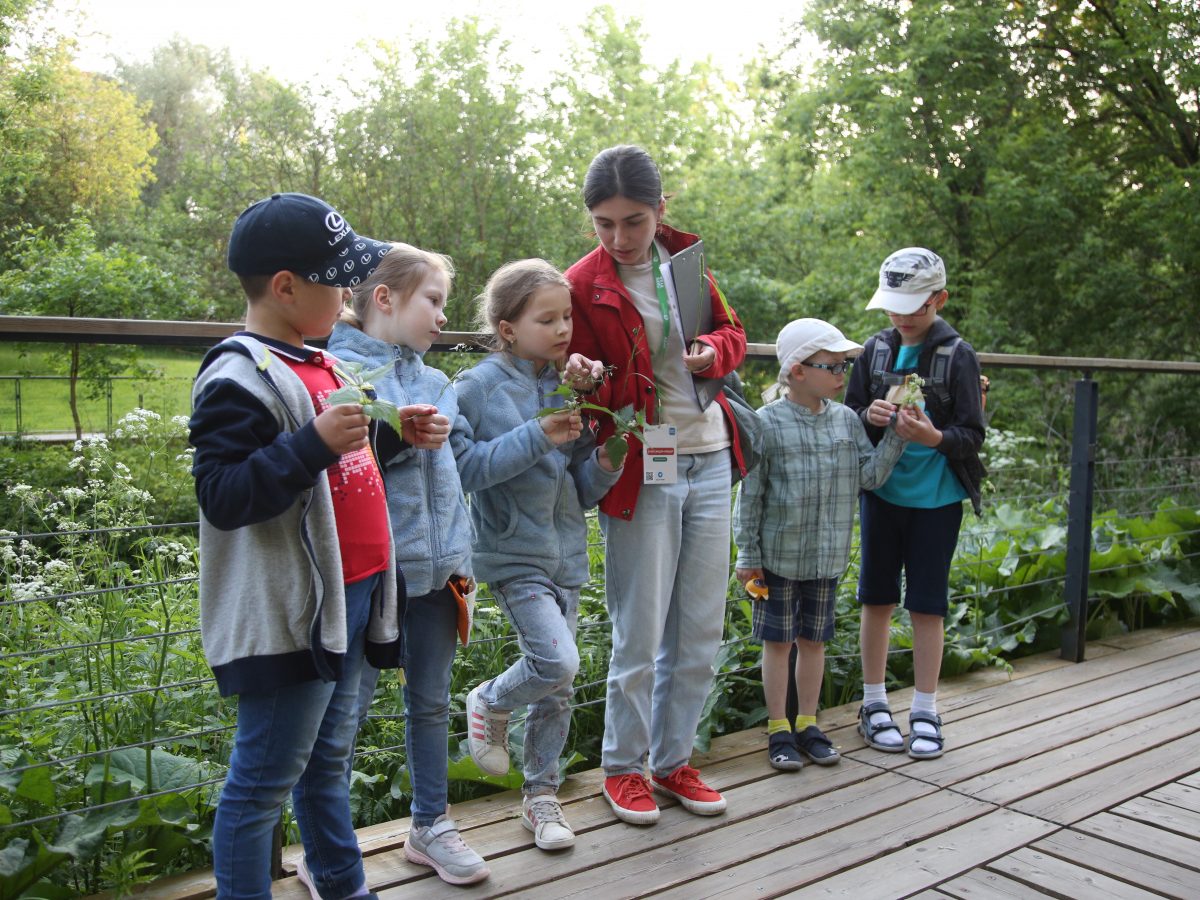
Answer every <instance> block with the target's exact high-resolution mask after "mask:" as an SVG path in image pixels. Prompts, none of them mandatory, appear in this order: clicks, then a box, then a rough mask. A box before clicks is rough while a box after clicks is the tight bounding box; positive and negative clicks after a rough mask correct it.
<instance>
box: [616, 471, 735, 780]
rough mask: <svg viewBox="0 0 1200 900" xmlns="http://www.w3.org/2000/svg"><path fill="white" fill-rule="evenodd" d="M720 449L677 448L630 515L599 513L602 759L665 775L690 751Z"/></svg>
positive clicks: (704, 650)
mask: <svg viewBox="0 0 1200 900" xmlns="http://www.w3.org/2000/svg"><path fill="white" fill-rule="evenodd" d="M731 499H732V482H731V473H730V457H729V451H728V450H718V451H715V452H713V453H700V454H683V455H681V456H680V457H679V479H678V481H677V482H676V483H675V484H652V485H643V486H642V489H641V491H640V492H639V494H638V503H637V510H636V512H635V513H634V516H633V519H632V520H630V521H628V522H627V521H625V520H624V519H619V518H614V517H612V516H606V515H603V514H601V516H600V526H601V528H602V530H603V531H604V567H605V576H604V592H605V599H606V601H607V603H608V614H609V617H610V618H611V619H612V623H613V635H612V641H613V649H612V660H611V662H610V663H609V667H608V700H607V706H606V708H605V711H604V745H603V748H602V751H601V764H602V765H603V767H604V772H605V774H606V775H624V774H627V773H630V772H638V773H644V772H645V768H646V760H647V756H649V762H650V770H651V772H652V773H653V774H655V775H661V776H665V775H669V774H671V773H672V772H673V771H675V770H676V769H677V768H679V767H680V766H681V765H683V764H684V763H686V762H687V761H688V760H689V759H690V758H691V755H692V743H693V741H694V740H695V737H696V726H697V725H699V724H700V714H701V712H703V710H704V702H705V700H707V699H708V692H709V690H710V689H711V688H712V680H713V674H714V673H713V661H714V660H715V659H716V655H717V651H718V650H719V649H720V646H721V635H722V633H723V632H724V626H725V597H726V594H727V592H728V586H729V540H730V538H729V532H730V504H731Z"/></svg>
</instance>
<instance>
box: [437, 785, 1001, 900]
mask: <svg viewBox="0 0 1200 900" xmlns="http://www.w3.org/2000/svg"><path fill="white" fill-rule="evenodd" d="M933 790H934V789H933V788H931V787H929V786H928V785H922V784H919V783H918V782H914V781H912V780H911V779H907V778H900V777H899V776H896V775H891V774H888V773H876V775H875V777H873V778H871V779H870V780H868V781H866V782H860V783H858V784H855V785H850V786H848V787H845V788H842V789H840V790H837V791H832V792H828V793H824V794H821V795H819V796H817V797H814V798H813V799H811V800H805V801H803V802H799V803H788V804H785V805H783V806H780V807H777V808H776V809H774V810H772V811H770V812H764V813H763V814H761V815H750V816H746V817H745V818H743V819H742V820H741V821H739V822H732V823H729V824H726V825H723V826H722V827H721V828H720V830H719V831H707V832H699V833H693V834H687V835H683V834H681V835H680V836H678V837H676V836H675V830H676V826H677V825H678V824H679V823H678V822H675V821H672V822H670V823H667V824H668V825H669V827H670V828H671V830H670V831H666V832H663V825H664V823H665V822H666V818H665V817H664V819H662V820H660V821H659V824H658V825H657V826H655V827H654V828H652V829H640V830H637V829H631V828H629V827H628V826H621V827H620V828H618V829H616V833H615V834H614V833H613V830H612V829H609V830H607V832H606V834H605V835H602V836H599V839H598V840H596V841H595V842H594V843H590V844H589V845H588V847H587V848H586V850H585V854H586V855H584V854H581V853H580V852H579V851H580V847H579V846H578V843H577V846H576V850H575V856H576V857H581V858H577V859H574V860H572V861H571V865H572V867H573V868H574V869H576V870H577V871H576V872H575V873H574V874H572V875H570V876H569V877H565V873H563V874H560V875H559V876H558V877H554V878H553V891H554V896H555V897H568V896H588V895H594V894H597V893H598V894H599V895H601V896H603V897H604V898H605V900H611V898H618V897H638V896H643V895H645V894H647V893H652V892H655V891H661V890H664V889H666V888H670V887H674V886H678V885H686V884H687V883H688V881H689V880H690V879H693V878H695V877H696V875H697V873H707V872H716V871H719V870H721V869H723V868H727V867H731V866H736V865H738V864H740V863H744V862H745V861H747V860H749V859H753V858H755V857H757V856H762V855H764V854H766V853H768V852H771V851H776V850H785V851H786V850H788V849H791V850H795V849H796V847H797V845H799V844H800V843H801V842H802V841H805V840H808V839H810V838H813V837H817V836H820V835H823V834H825V833H826V832H828V831H830V830H832V829H835V828H840V827H843V826H850V827H854V828H859V829H867V830H870V829H871V828H872V826H871V825H870V824H868V823H865V822H863V821H862V820H863V819H864V818H870V817H871V816H872V815H873V813H875V812H876V811H878V810H879V809H880V808H896V807H902V806H904V805H905V804H909V803H912V802H913V801H915V800H917V799H919V798H921V797H923V796H926V795H929V794H931V793H933ZM739 805H743V804H741V803H740V804H739ZM955 805H957V804H955ZM976 814H978V813H976ZM684 815H686V814H684ZM691 818H693V819H694V817H691ZM682 824H684V825H688V822H687V821H686V819H685V820H684V821H683V823H682ZM689 830H693V831H694V829H689ZM801 852H806V851H801ZM522 856H524V855H522ZM543 857H544V854H543ZM539 863H540V860H529V859H524V858H515V857H506V858H504V859H503V860H499V861H498V862H497V866H496V867H494V868H493V878H495V877H496V875H497V874H500V875H501V876H502V878H503V879H505V880H508V881H512V880H513V879H515V878H520V879H522V881H521V882H520V883H522V885H523V887H524V889H528V884H529V882H528V880H527V875H526V872H527V871H528V866H529V865H530V864H532V865H538V864H539ZM558 868H560V870H561V866H559V867H558ZM545 880H547V881H548V880H550V879H549V878H547V879H545ZM433 896H435V897H437V896H445V897H453V896H457V894H456V893H455V892H454V891H453V890H449V891H445V892H443V893H442V894H434V895H433Z"/></svg>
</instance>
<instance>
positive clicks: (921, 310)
mask: <svg viewBox="0 0 1200 900" xmlns="http://www.w3.org/2000/svg"><path fill="white" fill-rule="evenodd" d="M940 293H941V291H934V292H933V293H932V294H931V295H930V297H929V299H928V300H926V301H925V302H924V303H923V304H921V305H920V306H918V307H917V308H916V309H914V310H913V311H912V312H910V313H900V312H892V311H891V310H890V309H889V310H887V314H888V315H889V316H891V317H892V318H893V319H900V318H906V317H907V318H909V319H919V318H921V316H923V315H925V313H927V312H929V308H930V307H931V306H933V298H934V297H936V296H937V295H938V294H940Z"/></svg>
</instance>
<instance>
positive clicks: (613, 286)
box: [567, 223, 746, 520]
mask: <svg viewBox="0 0 1200 900" xmlns="http://www.w3.org/2000/svg"><path fill="white" fill-rule="evenodd" d="M655 237H656V238H657V239H658V240H659V241H660V242H661V243H662V244H663V245H664V246H665V247H666V248H667V250H668V252H670V253H671V254H675V253H678V252H679V251H680V250H682V249H684V248H685V247H690V246H691V245H692V244H694V243H696V241H698V240H699V238H698V237H697V236H696V235H694V234H687V233H686V232H682V231H676V230H675V229H674V228H671V227H669V226H667V225H663V224H661V223H660V224H659V226H658V231H657V233H656V234H655ZM708 274H709V278H710V279H711V278H712V273H711V272H709V273H708ZM567 280H568V281H569V282H570V283H571V305H572V307H573V309H574V319H575V330H574V334H573V336H572V338H571V352H572V353H582V354H583V355H584V356H586V357H588V358H590V359H599V360H602V361H603V362H604V363H605V364H606V365H609V366H616V371H615V373H614V374H613V375H612V377H610V378H609V379H608V380H607V381H606V382H605V384H604V385H603V386H602V387H601V388H600V389H599V390H598V391H597V392H596V395H595V400H596V402H597V403H598V404H599V405H601V406H604V407H606V408H608V409H611V410H621V409H624V408H625V407H627V406H630V405H632V406H633V408H634V409H635V410H645V412H646V420H647V421H648V422H651V423H653V422H654V409H655V402H654V400H655V393H654V392H655V387H654V384H655V381H654V369H653V367H652V366H651V363H650V348H649V346H648V342H647V341H646V339H645V337H641V339H640V340H638V341H637V343H636V347H635V344H634V329H637V333H638V335H639V336H641V335H644V334H645V325H644V323H643V322H642V316H641V313H639V312H638V311H637V308H636V307H635V306H634V305H633V301H632V300H631V299H630V298H629V292H628V291H627V290H626V289H625V285H624V284H623V283H622V282H621V278H620V276H619V275H618V274H617V264H616V261H615V260H614V259H613V258H612V257H611V256H610V255H609V253H608V251H607V250H605V249H604V248H603V247H599V246H598V247H596V249H595V250H593V251H592V252H591V253H589V254H588V255H587V256H585V257H584V258H583V259H581V260H579V262H577V263H575V265H573V266H571V268H569V269H567ZM709 294H710V296H711V299H712V309H713V330H712V332H711V333H709V334H706V335H704V336H703V337H702V338H701V340H702V341H703V342H704V343H706V344H708V345H709V346H710V347H712V348H713V349H714V350H715V351H716V352H717V358H716V361H715V362H714V363H713V364H712V365H711V366H710V367H709V368H708V369H706V370H705V371H704V373H703V374H704V375H705V376H707V377H710V378H722V377H724V376H725V375H728V374H729V373H730V372H732V371H733V370H734V369H736V368H737V367H738V366H740V365H741V364H742V360H743V359H744V358H745V356H746V332H745V331H744V330H743V329H742V323H741V322H740V321H739V320H738V318H737V315H736V313H733V311H732V310H730V311H729V313H726V311H725V304H723V303H722V302H721V298H720V297H719V296H718V294H717V291H716V282H715V280H714V281H712V282H711V286H710V288H709ZM639 376H640V377H639ZM716 402H717V403H719V404H721V408H722V410H724V412H725V417H726V419H728V420H729V434H730V441H731V442H732V447H733V459H734V462H735V463H736V464H737V467H738V469H739V470H740V471H741V473H742V475H745V474H746V468H745V463H744V462H743V460H742V448H741V446H740V445H739V443H738V437H737V428H736V427H735V426H734V424H733V421H732V416H733V413H731V412H730V410H729V401H728V400H726V399H725V395H724V394H717V400H716ZM598 424H599V440H600V441H601V442H602V443H603V441H604V440H605V439H607V438H608V437H610V436H611V435H612V434H613V432H614V431H615V430H616V428H615V426H614V425H613V422H612V419H611V418H609V417H608V416H600V417H599V423H598ZM629 448H630V449H629V456H628V457H626V460H625V470H624V471H623V472H622V473H621V477H620V479H619V480H618V481H617V483H616V484H615V485H613V487H612V489H611V490H610V491H609V492H608V493H607V494H606V495H605V496H604V499H603V500H601V501H600V509H601V510H602V511H603V512H605V513H606V514H607V515H610V516H615V517H620V518H622V519H627V520H628V519H632V518H633V511H634V509H635V508H636V507H637V498H638V491H639V490H641V487H642V445H641V442H640V441H637V440H635V439H634V438H633V437H632V436H630V438H629Z"/></svg>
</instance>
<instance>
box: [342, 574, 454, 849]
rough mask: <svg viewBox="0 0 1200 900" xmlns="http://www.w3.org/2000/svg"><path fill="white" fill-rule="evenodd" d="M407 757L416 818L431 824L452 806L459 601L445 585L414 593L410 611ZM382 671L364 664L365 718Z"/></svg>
mask: <svg viewBox="0 0 1200 900" xmlns="http://www.w3.org/2000/svg"><path fill="white" fill-rule="evenodd" d="M402 627H403V628H404V647H405V664H404V680H405V682H406V684H405V686H404V691H403V693H404V720H405V724H404V756H405V758H406V759H407V760H408V775H409V779H410V780H411V781H412V790H413V799H412V821H413V824H414V825H420V826H429V825H432V824H433V823H434V821H435V820H436V819H437V817H438V816H440V815H442V813H444V812H445V811H446V798H447V792H448V790H449V787H448V775H447V767H448V766H449V759H450V757H449V752H448V748H447V746H446V742H447V740H448V739H449V734H450V671H451V669H452V667H453V664H454V651H455V649H456V648H457V646H458V606H457V605H456V603H455V600H454V597H453V595H452V594H451V593H450V589H449V588H447V587H443V588H442V589H441V590H440V591H432V592H430V593H428V594H422V595H421V596H419V597H409V598H408V603H407V606H406V607H405V610H404V622H403V624H402ZM378 680H379V670H378V669H376V668H375V667H374V666H372V665H371V664H370V663H368V664H367V665H366V667H365V668H364V669H363V678H362V687H361V689H360V691H359V699H358V709H359V719H360V720H365V719H366V717H367V711H368V709H369V708H370V706H371V700H372V698H373V697H374V696H375V684H376V682H377V681H378Z"/></svg>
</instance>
